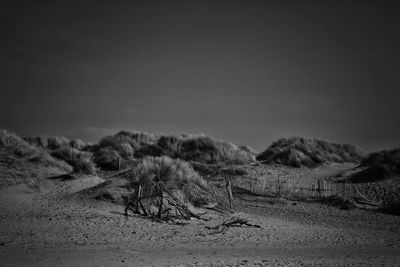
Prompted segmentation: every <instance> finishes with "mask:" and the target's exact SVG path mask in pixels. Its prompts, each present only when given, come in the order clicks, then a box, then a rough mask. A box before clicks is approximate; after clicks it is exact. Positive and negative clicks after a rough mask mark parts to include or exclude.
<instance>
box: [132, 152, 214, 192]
mask: <svg viewBox="0 0 400 267" xmlns="http://www.w3.org/2000/svg"><path fill="white" fill-rule="evenodd" d="M131 179H132V181H133V182H135V183H139V184H140V185H142V186H143V187H145V188H148V189H150V192H149V194H152V193H155V190H156V188H157V187H158V186H159V185H160V184H162V185H163V186H164V187H165V188H166V189H167V190H169V191H170V192H175V191H180V192H182V193H184V194H185V196H186V199H187V200H191V199H197V198H198V197H197V196H195V195H191V191H190V190H185V188H186V187H187V186H189V185H196V186H199V187H200V188H202V189H203V190H206V189H207V188H208V185H207V182H206V181H205V180H204V179H203V178H202V177H200V176H199V175H198V174H197V173H196V172H195V171H194V170H193V168H192V166H191V165H190V164H188V163H187V162H185V161H183V160H180V159H171V158H169V157H166V156H163V157H145V158H143V159H141V160H140V161H139V162H137V164H136V166H135V167H134V168H133V170H132V174H131Z"/></svg>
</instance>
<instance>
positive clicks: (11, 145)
mask: <svg viewBox="0 0 400 267" xmlns="http://www.w3.org/2000/svg"><path fill="white" fill-rule="evenodd" d="M0 147H3V148H5V149H7V150H10V151H11V152H13V153H14V154H15V155H17V156H19V157H25V156H30V155H33V154H35V153H37V152H38V149H37V148H36V147H34V146H32V145H30V144H28V143H27V142H26V141H25V140H23V139H22V138H20V137H19V136H17V135H16V134H14V133H10V132H7V131H6V130H0Z"/></svg>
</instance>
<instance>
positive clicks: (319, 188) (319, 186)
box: [318, 179, 321, 198]
mask: <svg viewBox="0 0 400 267" xmlns="http://www.w3.org/2000/svg"><path fill="white" fill-rule="evenodd" d="M318 195H319V198H321V180H319V179H318Z"/></svg>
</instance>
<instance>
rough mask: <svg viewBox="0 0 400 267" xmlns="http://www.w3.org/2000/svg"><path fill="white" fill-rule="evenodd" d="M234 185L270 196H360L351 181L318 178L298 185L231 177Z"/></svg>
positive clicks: (280, 181)
mask: <svg viewBox="0 0 400 267" xmlns="http://www.w3.org/2000/svg"><path fill="white" fill-rule="evenodd" d="M230 179H231V181H232V186H233V187H239V188H242V189H245V190H248V191H250V192H252V193H255V194H259V195H265V196H270V197H282V198H287V199H295V198H316V197H331V196H338V197H341V198H354V197H358V194H357V191H356V189H355V187H354V186H353V184H351V183H333V182H327V181H323V180H318V181H316V182H315V183H314V184H309V185H301V186H300V185H296V184H291V183H288V182H285V181H282V180H280V179H277V180H275V181H270V180H262V179H256V178H252V177H234V178H233V177H231V178H230Z"/></svg>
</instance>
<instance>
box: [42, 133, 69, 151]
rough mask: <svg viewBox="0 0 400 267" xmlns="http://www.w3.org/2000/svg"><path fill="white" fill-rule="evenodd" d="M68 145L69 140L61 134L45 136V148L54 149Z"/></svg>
mask: <svg viewBox="0 0 400 267" xmlns="http://www.w3.org/2000/svg"><path fill="white" fill-rule="evenodd" d="M68 145H69V140H68V139H67V138H66V137H63V136H50V137H48V138H47V148H48V149H51V150H55V149H58V148H62V147H66V146H68Z"/></svg>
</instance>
